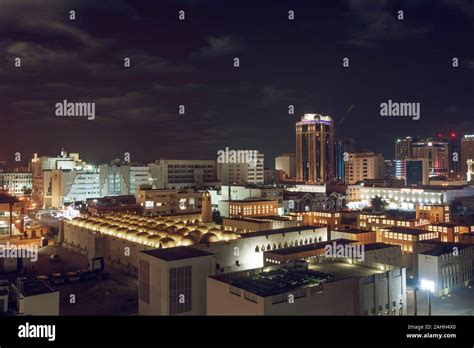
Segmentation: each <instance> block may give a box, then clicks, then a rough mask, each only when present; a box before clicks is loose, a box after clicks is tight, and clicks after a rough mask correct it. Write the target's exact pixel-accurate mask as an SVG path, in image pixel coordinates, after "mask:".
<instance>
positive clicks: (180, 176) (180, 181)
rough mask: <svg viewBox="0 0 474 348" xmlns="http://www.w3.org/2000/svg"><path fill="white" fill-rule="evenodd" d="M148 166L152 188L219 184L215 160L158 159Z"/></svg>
mask: <svg viewBox="0 0 474 348" xmlns="http://www.w3.org/2000/svg"><path fill="white" fill-rule="evenodd" d="M148 166H149V167H150V174H151V177H152V185H153V188H156V189H178V190H179V189H207V188H215V187H218V186H219V183H218V182H217V181H218V180H217V167H216V161H215V160H176V159H159V160H156V161H155V162H153V163H149V164H148ZM262 181H263V167H262Z"/></svg>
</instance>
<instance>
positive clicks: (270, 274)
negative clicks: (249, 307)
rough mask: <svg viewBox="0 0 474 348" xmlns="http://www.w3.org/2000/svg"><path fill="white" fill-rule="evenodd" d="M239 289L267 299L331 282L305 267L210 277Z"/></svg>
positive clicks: (330, 278)
mask: <svg viewBox="0 0 474 348" xmlns="http://www.w3.org/2000/svg"><path fill="white" fill-rule="evenodd" d="M211 278H214V279H217V280H220V281H222V282H224V283H227V284H229V285H232V286H235V287H237V288H239V289H242V290H245V291H248V292H251V293H253V294H256V295H258V296H262V297H267V296H273V295H278V294H284V293H286V292H288V291H292V290H297V289H301V288H307V287H313V286H317V285H319V284H321V283H323V282H327V281H331V280H333V278H334V277H332V276H331V275H330V274H326V273H322V272H318V271H315V270H310V269H307V268H305V267H295V266H283V267H279V268H272V267H269V268H268V269H265V268H259V269H254V270H249V271H246V272H237V273H228V274H224V275H218V276H211Z"/></svg>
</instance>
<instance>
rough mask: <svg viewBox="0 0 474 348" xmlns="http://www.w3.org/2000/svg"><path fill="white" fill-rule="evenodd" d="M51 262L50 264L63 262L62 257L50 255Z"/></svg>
mask: <svg viewBox="0 0 474 348" xmlns="http://www.w3.org/2000/svg"><path fill="white" fill-rule="evenodd" d="M49 261H50V262H59V261H61V256H59V255H58V254H51V255H49Z"/></svg>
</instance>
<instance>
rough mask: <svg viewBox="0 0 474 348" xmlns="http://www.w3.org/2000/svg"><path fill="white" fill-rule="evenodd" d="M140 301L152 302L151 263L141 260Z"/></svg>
mask: <svg viewBox="0 0 474 348" xmlns="http://www.w3.org/2000/svg"><path fill="white" fill-rule="evenodd" d="M139 280H140V284H139V286H140V301H143V302H145V303H146V304H150V263H149V262H148V261H145V260H140V274H139Z"/></svg>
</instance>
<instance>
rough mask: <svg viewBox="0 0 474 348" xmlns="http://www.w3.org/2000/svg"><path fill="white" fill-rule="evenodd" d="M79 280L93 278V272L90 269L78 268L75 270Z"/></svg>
mask: <svg viewBox="0 0 474 348" xmlns="http://www.w3.org/2000/svg"><path fill="white" fill-rule="evenodd" d="M77 274H78V275H79V278H80V279H81V280H89V279H92V278H94V273H93V272H92V271H91V270H90V269H80V270H78V271H77Z"/></svg>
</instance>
